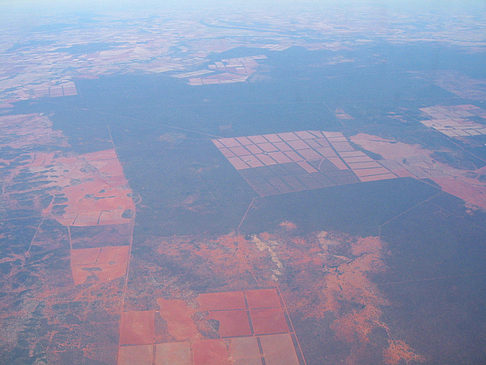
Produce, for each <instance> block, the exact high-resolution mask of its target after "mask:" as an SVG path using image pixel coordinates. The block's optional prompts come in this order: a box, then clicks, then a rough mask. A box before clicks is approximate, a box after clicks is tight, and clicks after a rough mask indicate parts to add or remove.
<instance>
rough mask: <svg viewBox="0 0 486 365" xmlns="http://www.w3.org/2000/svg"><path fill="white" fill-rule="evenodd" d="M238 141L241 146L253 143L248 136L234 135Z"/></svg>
mask: <svg viewBox="0 0 486 365" xmlns="http://www.w3.org/2000/svg"><path fill="white" fill-rule="evenodd" d="M235 139H236V140H237V141H238V142H240V143H241V144H242V145H243V146H246V145H251V144H253V142H252V141H250V140H249V139H248V138H246V137H236V138H235Z"/></svg>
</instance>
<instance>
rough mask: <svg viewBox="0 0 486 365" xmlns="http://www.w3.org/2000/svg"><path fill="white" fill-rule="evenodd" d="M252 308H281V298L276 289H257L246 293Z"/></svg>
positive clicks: (249, 305)
mask: <svg viewBox="0 0 486 365" xmlns="http://www.w3.org/2000/svg"><path fill="white" fill-rule="evenodd" d="M245 296H246V301H247V302H248V307H250V308H280V307H281V306H282V305H281V303H280V297H279V295H278V293H277V290H276V289H257V290H247V291H245Z"/></svg>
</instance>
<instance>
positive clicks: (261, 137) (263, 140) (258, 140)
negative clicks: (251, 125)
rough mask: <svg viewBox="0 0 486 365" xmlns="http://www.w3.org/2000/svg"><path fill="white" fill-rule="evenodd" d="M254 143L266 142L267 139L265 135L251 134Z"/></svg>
mask: <svg viewBox="0 0 486 365" xmlns="http://www.w3.org/2000/svg"><path fill="white" fill-rule="evenodd" d="M248 138H249V139H250V140H251V141H252V142H253V143H265V142H267V140H266V139H265V138H264V137H263V136H250V137H248Z"/></svg>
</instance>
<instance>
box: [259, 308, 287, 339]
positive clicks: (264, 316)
mask: <svg viewBox="0 0 486 365" xmlns="http://www.w3.org/2000/svg"><path fill="white" fill-rule="evenodd" d="M250 317H251V322H252V324H253V331H254V332H255V334H257V335H262V334H272V333H281V332H288V331H289V328H288V326H287V320H286V319H285V315H284V313H283V310H282V309H281V308H260V309H251V310H250Z"/></svg>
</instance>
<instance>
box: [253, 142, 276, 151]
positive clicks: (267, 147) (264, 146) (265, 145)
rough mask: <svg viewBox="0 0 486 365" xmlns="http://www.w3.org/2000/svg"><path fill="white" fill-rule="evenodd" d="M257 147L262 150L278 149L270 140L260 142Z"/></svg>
mask: <svg viewBox="0 0 486 365" xmlns="http://www.w3.org/2000/svg"><path fill="white" fill-rule="evenodd" d="M258 147H259V148H260V149H261V150H262V151H264V152H276V151H278V149H277V147H275V146H274V145H273V144H271V143H270V142H266V143H260V144H258Z"/></svg>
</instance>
